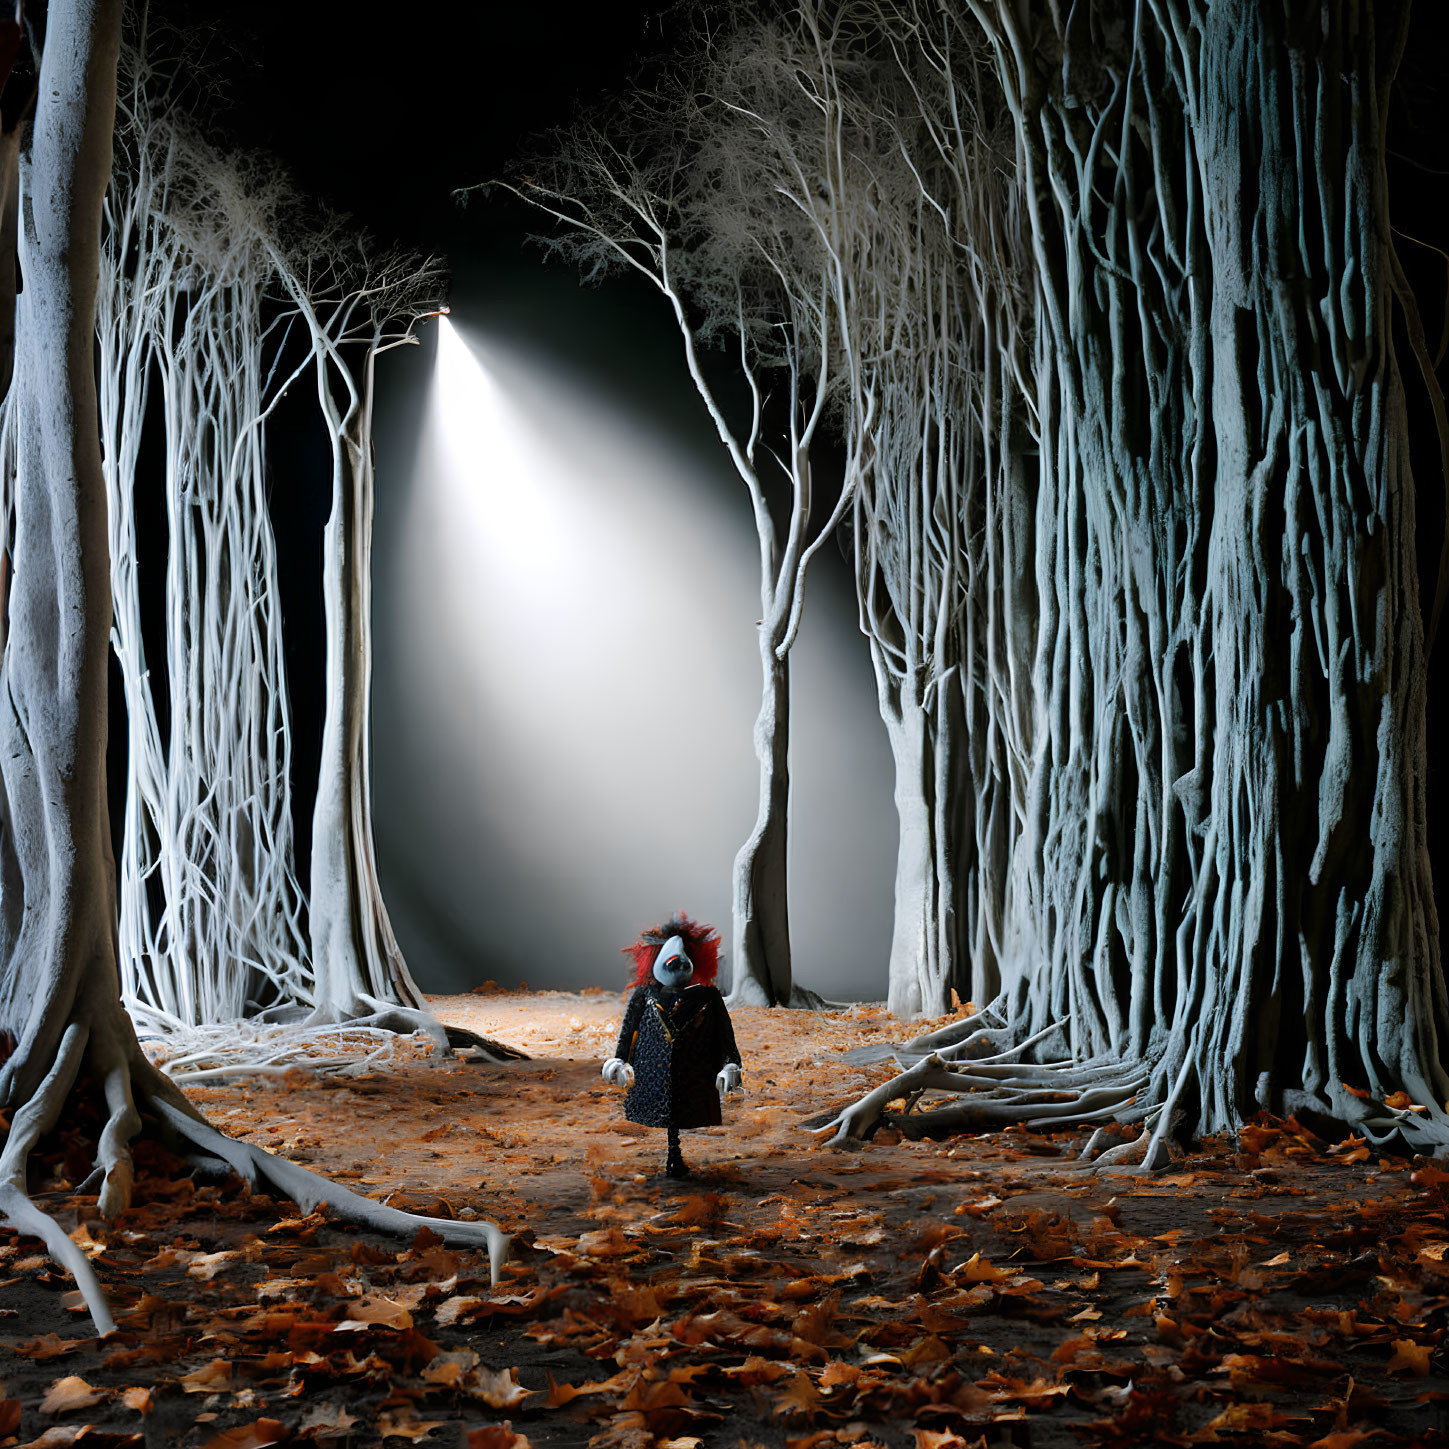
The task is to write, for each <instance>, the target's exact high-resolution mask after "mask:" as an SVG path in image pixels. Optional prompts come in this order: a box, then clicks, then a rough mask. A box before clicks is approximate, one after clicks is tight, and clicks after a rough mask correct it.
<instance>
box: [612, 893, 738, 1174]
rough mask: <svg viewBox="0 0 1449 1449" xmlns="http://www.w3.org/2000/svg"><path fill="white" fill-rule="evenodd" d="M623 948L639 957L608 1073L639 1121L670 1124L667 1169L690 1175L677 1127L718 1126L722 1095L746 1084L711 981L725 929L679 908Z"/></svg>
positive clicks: (629, 1115)
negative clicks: (626, 1090)
mask: <svg viewBox="0 0 1449 1449" xmlns="http://www.w3.org/2000/svg"><path fill="white" fill-rule="evenodd" d="M624 950H625V952H626V954H628V955H629V956H631V957H632V958H633V961H634V968H635V974H634V994H633V995H632V996H631V997H630V998H629V1004H628V1006H627V1007H625V1009H624V1026H623V1029H622V1030H621V1031H620V1033H619V1047H618V1050H617V1051H616V1052H615V1053H614V1055H613V1056H612V1057H611V1058H610V1059H609V1060H608V1061H607V1062H605V1063H604V1071H603V1076H604V1080H605V1081H609V1082H614V1083H616V1084H618V1085H620V1086H622V1085H623V1084H624V1083H625V1082H626V1081H627V1082H628V1085H629V1095H628V1096H627V1097H626V1098H625V1099H624V1115H625V1116H626V1117H627V1118H628V1119H629V1121H631V1122H637V1123H639V1125H640V1126H641V1127H663V1128H665V1129H666V1130H667V1131H668V1133H669V1157H668V1160H667V1161H666V1163H665V1167H664V1170H665V1173H666V1174H667V1175H668V1176H670V1177H688V1176H689V1168H688V1167H686V1166H685V1163H684V1158H683V1156H682V1155H681V1154H680V1151H679V1129H680V1128H681V1127H714V1126H717V1125H718V1124H719V1122H720V1120H721V1115H720V1097H721V1096H723V1094H724V1093H725V1092H728V1091H732V1090H734V1088H736V1087H738V1086H739V1084H740V1067H741V1062H740V1051H739V1048H738V1047H737V1046H736V1045H735V1033H734V1028H733V1027H732V1026H731V1025H730V1014H729V1012H728V1011H727V1010H726V1009H725V1004H724V997H722V996H721V995H720V994H719V992H718V991H717V990H716V989H715V986H714V984H713V983H714V978H715V973H716V972H717V970H718V969H719V933H718V932H717V931H715V930H713V929H712V928H711V927H709V926H706V925H703V924H702V923H700V922H698V921H691V920H690V919H689V917H688V916H686V915H684V914H683V913H682V912H679V913H676V914H675V915H673V916H671V917H670V918H669V920H668V921H667V922H665V924H664V925H662V926H655V927H654V928H653V929H652V930H648V931H645V932H644V933H643V934H642V935H641V936H640V937H639V939H638V940H637V941H635V942H634V944H633V945H632V946H625V947H624Z"/></svg>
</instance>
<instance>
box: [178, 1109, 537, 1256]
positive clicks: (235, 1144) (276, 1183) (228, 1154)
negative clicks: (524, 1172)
mask: <svg viewBox="0 0 1449 1449" xmlns="http://www.w3.org/2000/svg"><path fill="white" fill-rule="evenodd" d="M151 1105H152V1107H153V1108H154V1109H155V1110H156V1113H157V1115H158V1116H160V1117H161V1119H162V1121H164V1122H165V1123H166V1124H167V1126H169V1127H170V1128H171V1129H172V1130H173V1131H174V1132H175V1133H176V1134H177V1135H178V1136H179V1137H181V1138H182V1139H184V1140H185V1141H187V1142H189V1143H191V1144H192V1145H193V1146H195V1147H197V1148H200V1149H201V1151H202V1152H203V1153H206V1154H207V1155H208V1156H210V1157H213V1158H220V1159H221V1160H222V1161H223V1162H225V1163H226V1164H227V1165H228V1166H230V1167H231V1168H232V1170H233V1171H235V1172H236V1173H237V1174H239V1175H240V1176H241V1177H242V1179H243V1180H244V1181H245V1182H246V1183H247V1185H248V1186H249V1187H251V1188H252V1189H253V1190H255V1189H256V1188H258V1187H260V1186H261V1185H263V1184H270V1185H271V1186H272V1187H274V1188H276V1189H277V1190H278V1191H279V1192H280V1193H281V1194H282V1195H283V1196H284V1197H288V1198H291V1200H292V1201H293V1202H295V1203H296V1204H297V1206H298V1207H299V1208H301V1210H302V1211H303V1212H304V1213H310V1212H315V1211H316V1210H317V1209H318V1208H319V1207H321V1206H322V1205H323V1204H324V1203H325V1204H326V1206H327V1208H328V1209H329V1211H330V1212H331V1213H332V1215H333V1216H334V1217H338V1218H341V1219H343V1220H344V1221H346V1222H351V1223H356V1224H358V1225H359V1226H361V1227H366V1228H373V1229H375V1230H376V1231H378V1232H382V1233H400V1234H408V1233H415V1232H417V1230H418V1229H419V1228H420V1227H426V1228H429V1229H431V1230H432V1231H433V1232H435V1233H437V1234H438V1236H439V1237H441V1238H442V1239H443V1240H444V1241H445V1242H447V1243H451V1244H452V1245H453V1246H455V1247H460V1248H486V1249H487V1250H488V1271H489V1278H490V1281H491V1282H494V1283H496V1282H497V1281H498V1275H499V1273H500V1272H501V1271H502V1268H503V1265H504V1263H506V1262H507V1261H508V1253H509V1247H510V1244H511V1242H512V1239H511V1238H510V1237H509V1235H508V1234H507V1233H505V1232H504V1231H503V1229H502V1228H500V1227H499V1226H498V1224H497V1223H492V1222H489V1221H488V1220H487V1219H486V1218H478V1219H475V1220H473V1221H471V1222H455V1221H453V1219H451V1218H432V1217H426V1216H423V1215H422V1214H419V1213H406V1212H403V1211H401V1210H400V1209H398V1208H391V1207H387V1206H386V1205H384V1204H383V1203H380V1202H375V1201H374V1200H373V1199H372V1198H370V1197H363V1195H362V1194H361V1193H358V1192H353V1191H352V1189H351V1188H346V1187H343V1186H341V1184H339V1183H335V1182H332V1181H330V1180H329V1179H327V1178H325V1177H322V1176H319V1175H318V1174H317V1173H315V1172H309V1171H308V1170H307V1169H306V1168H305V1167H300V1166H298V1165H297V1163H295V1162H289V1161H288V1160H287V1159H286V1158H285V1157H277V1156H274V1155H273V1154H272V1153H270V1152H267V1151H266V1150H265V1149H263V1148H260V1147H254V1146H253V1145H252V1144H251V1143H249V1142H239V1141H237V1140H236V1138H234V1137H228V1136H227V1135H226V1134H225V1133H223V1132H218V1131H217V1130H216V1128H215V1127H213V1126H212V1125H211V1124H210V1123H209V1122H207V1121H206V1120H205V1119H204V1118H203V1117H201V1116H200V1115H198V1114H197V1112H196V1111H195V1109H194V1108H193V1107H192V1106H191V1104H190V1103H189V1102H187V1101H186V1100H185V1099H184V1098H181V1099H180V1100H179V1101H178V1100H176V1099H169V1098H167V1097H164V1096H162V1095H159V1094H158V1095H157V1096H156V1097H154V1098H153V1099H152V1101H151Z"/></svg>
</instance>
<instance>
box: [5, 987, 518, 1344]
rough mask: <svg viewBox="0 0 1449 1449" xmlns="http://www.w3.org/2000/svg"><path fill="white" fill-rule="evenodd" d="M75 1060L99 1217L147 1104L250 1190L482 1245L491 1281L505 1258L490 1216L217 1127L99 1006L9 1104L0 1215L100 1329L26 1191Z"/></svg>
mask: <svg viewBox="0 0 1449 1449" xmlns="http://www.w3.org/2000/svg"><path fill="white" fill-rule="evenodd" d="M82 1069H84V1070H85V1071H86V1072H87V1074H88V1075H89V1076H90V1077H91V1078H93V1079H94V1081H95V1082H96V1083H97V1084H98V1087H99V1090H100V1091H101V1092H102V1093H103V1095H104V1100H105V1112H106V1120H105V1124H104V1126H103V1128H102V1130H101V1131H100V1133H99V1135H98V1140H97V1144H96V1155H95V1174H94V1175H93V1179H92V1180H98V1181H99V1184H100V1191H99V1195H98V1204H97V1205H98V1207H99V1209H100V1213H101V1215H102V1216H103V1217H107V1218H113V1217H115V1216H116V1215H117V1214H118V1213H120V1212H122V1211H123V1210H124V1209H125V1208H126V1207H127V1206H128V1204H129V1202H130V1199H131V1190H132V1183H133V1179H134V1167H133V1164H132V1158H131V1150H130V1143H131V1142H132V1141H133V1140H134V1139H135V1137H136V1136H137V1134H138V1133H139V1132H141V1131H142V1129H143V1126H144V1123H143V1118H142V1113H143V1112H144V1113H145V1114H146V1115H147V1116H149V1117H150V1118H152V1119H153V1120H154V1121H155V1122H156V1124H157V1130H158V1131H159V1132H160V1134H161V1135H162V1136H163V1137H164V1138H165V1139H166V1144H165V1145H166V1146H167V1147H168V1148H169V1149H170V1150H171V1151H173V1152H175V1153H176V1154H177V1155H178V1156H179V1157H181V1158H182V1160H183V1161H186V1162H187V1163H189V1164H190V1165H192V1166H193V1167H195V1168H197V1169H202V1170H211V1171H216V1170H217V1169H218V1168H219V1167H225V1168H230V1169H231V1170H232V1171H234V1172H236V1173H237V1174H238V1175H239V1176H240V1177H241V1178H242V1179H243V1180H244V1181H245V1182H246V1183H247V1185H248V1186H249V1187H250V1188H252V1189H253V1190H254V1191H256V1190H260V1189H262V1188H263V1187H266V1188H269V1189H271V1190H273V1191H275V1192H276V1193H277V1194H279V1195H280V1196H283V1197H286V1198H289V1199H291V1200H292V1201H293V1202H295V1203H296V1204H297V1206H298V1207H299V1208H300V1209H301V1210H302V1212H304V1213H309V1212H313V1211H315V1210H316V1209H317V1208H319V1207H321V1206H322V1205H323V1204H324V1203H325V1204H326V1205H327V1207H328V1209H329V1210H330V1212H331V1213H332V1214H333V1215H334V1216H335V1217H336V1218H338V1219H339V1220H341V1221H343V1222H351V1223H356V1224H359V1225H360V1226H363V1227H368V1228H372V1229H374V1230H376V1231H378V1232H384V1233H398V1234H403V1235H406V1234H411V1233H415V1232H416V1231H417V1230H418V1229H419V1228H420V1227H427V1228H429V1229H431V1230H432V1231H433V1232H435V1233H437V1234H438V1235H439V1237H441V1238H442V1239H443V1240H444V1241H445V1242H448V1243H451V1244H453V1245H454V1246H457V1247H466V1248H483V1249H486V1250H487V1253H488V1263H489V1270H490V1275H491V1277H492V1279H493V1281H494V1282H496V1281H497V1279H498V1275H499V1271H500V1269H501V1268H502V1265H503V1263H504V1262H505V1261H506V1260H507V1258H508V1254H509V1247H510V1241H511V1240H510V1238H509V1235H508V1234H507V1233H505V1232H504V1231H503V1229H502V1228H500V1227H499V1226H498V1225H497V1224H496V1223H493V1222H489V1221H486V1220H475V1221H471V1222H454V1221H452V1220H450V1219H447V1218H432V1217H424V1216H420V1215H417V1214H413V1213H406V1212H401V1211H399V1210H398V1209H396V1208H390V1207H386V1206H384V1205H383V1204H381V1203H378V1202H375V1201H373V1200H372V1199H371V1198H368V1197H363V1196H362V1195H361V1194H360V1193H356V1192H353V1191H351V1189H349V1188H345V1187H342V1186H340V1185H339V1184H337V1183H334V1182H331V1181H329V1180H328V1179H327V1178H325V1177H321V1176H319V1175H318V1174H317V1173H314V1172H309V1171H308V1170H307V1169H306V1168H304V1167H300V1166H298V1165H297V1164H296V1163H294V1162H289V1161H287V1160H286V1159H285V1158H281V1157H276V1156H274V1155H272V1154H271V1153H269V1152H267V1151H265V1150H264V1149H262V1148H259V1147H254V1146H252V1145H251V1144H250V1143H246V1142H239V1141H237V1140H236V1139H235V1138H231V1137H228V1136H226V1134H225V1133H222V1132H219V1131H217V1129H216V1128H215V1127H213V1126H212V1125H211V1124H210V1123H209V1122H207V1120H206V1119H205V1118H204V1117H203V1116H202V1115H201V1113H200V1112H198V1111H197V1110H196V1108H195V1107H193V1106H192V1105H191V1103H190V1102H189V1101H188V1100H187V1099H186V1097H185V1096H184V1095H183V1093H182V1092H181V1089H180V1088H179V1087H178V1086H177V1085H176V1083H175V1082H173V1081H172V1080H171V1079H170V1078H169V1077H167V1076H166V1075H165V1074H164V1073H163V1072H161V1071H160V1070H158V1069H157V1068H156V1067H155V1066H154V1065H153V1064H152V1063H151V1062H150V1060H149V1059H148V1058H147V1057H146V1056H145V1054H144V1053H143V1051H142V1050H141V1048H140V1045H139V1043H138V1042H137V1040H136V1037H135V1035H134V1033H133V1032H132V1030H131V1026H130V1022H129V1020H127V1019H126V1018H125V1016H124V1015H123V1014H122V1013H121V1012H120V1010H119V1006H116V1007H114V1008H109V1009H108V1008H106V1007H103V1008H102V1009H101V1010H100V1012H99V1013H98V1014H97V1018H96V1019H94V1020H90V1021H87V1020H85V1019H83V1018H81V1017H80V1016H79V1015H77V1017H75V1018H73V1019H72V1020H71V1021H70V1022H69V1023H68V1024H67V1026H66V1029H65V1031H64V1033H63V1035H62V1037H61V1041H60V1046H59V1048H58V1050H57V1051H56V1053H55V1057H54V1060H53V1061H52V1063H51V1064H50V1067H49V1070H48V1071H47V1072H46V1073H45V1075H44V1077H43V1078H42V1079H41V1081H40V1083H39V1085H38V1086H37V1087H36V1088H35V1089H34V1090H33V1091H31V1092H30V1093H29V1094H28V1096H26V1097H25V1099H24V1100H22V1101H18V1102H15V1103H14V1104H13V1115H12V1118H11V1122H10V1129H9V1132H8V1134H7V1135H6V1138H5V1143H4V1148H3V1151H0V1217H3V1218H4V1219H6V1220H7V1221H8V1222H10V1223H11V1224H12V1225H13V1226H14V1227H15V1228H17V1229H18V1230H19V1231H21V1232H23V1233H29V1234H33V1235H34V1236H36V1237H38V1238H40V1239H41V1241H42V1242H44V1244H45V1246H46V1248H47V1250H48V1251H49V1252H50V1254H51V1256H52V1257H53V1258H54V1259H55V1261H56V1262H57V1263H58V1264H60V1265H61V1266H62V1267H63V1268H65V1269H66V1270H67V1271H69V1272H70V1273H71V1275H72V1276H73V1277H74V1278H75V1281H76V1286H77V1287H78V1288H79V1289H80V1291H81V1294H82V1295H83V1297H84V1299H85V1303H86V1306H87V1308H88V1309H89V1310H90V1313H91V1318H92V1320H93V1322H94V1323H95V1326H96V1331H97V1332H98V1333H100V1334H103V1335H104V1334H107V1333H109V1332H111V1330H112V1329H113V1328H114V1327H115V1321H114V1319H113V1318H112V1316H111V1312H110V1309H109V1307H108V1305H107V1302H106V1295H105V1291H104V1289H103V1288H102V1286H101V1283H100V1280H99V1278H98V1277H97V1275H96V1273H95V1270H94V1269H93V1268H92V1267H91V1265H90V1263H89V1261H88V1260H87V1259H86V1256H85V1254H84V1253H83V1252H81V1250H80V1249H79V1248H78V1247H77V1246H76V1245H75V1243H73V1242H72V1241H71V1240H70V1238H69V1237H68V1236H67V1235H66V1233H65V1231H64V1230H63V1229H62V1228H61V1227H60V1225H59V1224H58V1223H56V1222H55V1221H54V1220H53V1219H52V1218H51V1217H49V1216H48V1215H47V1214H46V1213H44V1212H42V1211H41V1209H40V1208H39V1207H37V1206H36V1204H35V1203H34V1202H33V1201H32V1200H31V1198H30V1197H29V1195H28V1193H27V1191H26V1165H27V1161H28V1159H29V1157H30V1154H31V1152H32V1150H33V1149H34V1147H35V1145H36V1143H37V1142H38V1141H39V1139H40V1138H41V1136H42V1135H43V1134H44V1133H46V1132H48V1131H49V1130H50V1129H51V1128H52V1127H54V1126H55V1125H56V1124H57V1122H59V1121H60V1119H61V1115H62V1113H63V1112H64V1110H65V1108H66V1105H67V1103H68V1101H69V1099H70V1097H71V1094H72V1092H73V1090H75V1087H76V1082H77V1079H78V1077H79V1076H80V1074H81V1072H82ZM14 1080H15V1078H14V1077H13V1076H12V1075H11V1074H10V1073H8V1072H0V1082H4V1083H7V1084H10V1085H13V1082H14Z"/></svg>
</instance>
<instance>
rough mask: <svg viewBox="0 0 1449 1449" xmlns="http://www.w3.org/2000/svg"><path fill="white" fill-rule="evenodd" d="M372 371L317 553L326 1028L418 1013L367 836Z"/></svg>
mask: <svg viewBox="0 0 1449 1449" xmlns="http://www.w3.org/2000/svg"><path fill="white" fill-rule="evenodd" d="M375 360H376V352H375V350H369V352H368V354H367V357H366V360H365V362H364V365H363V381H362V386H361V389H360V392H359V394H358V396H357V397H356V399H355V401H354V402H353V405H352V407H351V409H350V411H349V412H348V414H347V415H345V417H343V418H342V419H341V420H340V426H339V427H338V428H337V430H336V432H335V434H334V441H333V471H332V511H331V513H330V514H329V516H328V519H327V527H326V531H325V532H324V534H323V542H322V588H323V595H322V597H323V605H324V610H325V617H326V625H327V673H326V694H325V713H324V717H323V726H322V754H321V760H320V763H319V766H318V778H317V798H316V803H315V806H314V808H313V812H312V874H311V890H310V896H309V908H310V921H311V937H312V964H313V972H314V976H315V983H316V997H317V1011H318V1013H319V1014H321V1015H323V1016H326V1017H329V1018H331V1019H333V1020H346V1019H348V1018H353V1017H358V1016H371V1015H372V1014H374V1013H376V1012H377V1011H379V1010H380V1009H383V1008H385V1007H402V1008H405V1009H409V1010H413V1011H420V1012H427V1010H428V1007H427V1002H426V1000H425V999H424V997H423V994H422V992H421V991H420V990H419V989H418V986H417V984H416V982H414V980H413V978H412V974H411V972H409V970H408V967H407V962H406V961H405V960H404V958H403V954H402V951H401V949H400V948H399V946H398V944H397V940H396V938H395V937H394V935H393V931H392V924H391V921H390V920H389V918H388V913H387V907H386V904H385V903H384V901H383V897H382V887H381V883H380V881H379V879H378V874H377V857H376V851H375V849H374V844H373V833H372V787H371V778H370V768H371V718H370V708H371V690H372V520H373V491H374V472H373V453H372V402H373V379H374V368H375ZM328 370H329V360H328V358H327V357H326V356H325V355H319V359H318V379H319V384H318V385H319V387H320V388H323V389H325V388H327V387H328V386H329V380H328ZM329 398H330V395H329ZM327 406H328V403H327V402H324V410H325V409H326V407H327Z"/></svg>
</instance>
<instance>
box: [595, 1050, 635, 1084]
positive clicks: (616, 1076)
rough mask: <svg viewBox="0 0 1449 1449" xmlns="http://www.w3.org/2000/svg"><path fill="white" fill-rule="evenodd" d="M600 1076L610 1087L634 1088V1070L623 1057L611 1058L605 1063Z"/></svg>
mask: <svg viewBox="0 0 1449 1449" xmlns="http://www.w3.org/2000/svg"><path fill="white" fill-rule="evenodd" d="M600 1075H601V1076H602V1077H603V1079H604V1080H605V1081H606V1082H608V1083H609V1084H610V1086H614V1087H632V1086H633V1085H634V1068H633V1067H631V1066H630V1065H629V1063H628V1062H626V1061H625V1060H624V1059H623V1058H622V1057H610V1058H609V1060H608V1061H606V1062H605V1063H604V1070H603V1071H602V1072H601V1073H600Z"/></svg>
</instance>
